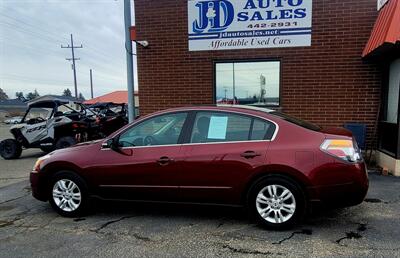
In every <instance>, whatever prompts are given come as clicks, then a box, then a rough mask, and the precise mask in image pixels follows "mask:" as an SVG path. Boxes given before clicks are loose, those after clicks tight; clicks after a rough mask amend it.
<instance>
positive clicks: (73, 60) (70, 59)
mask: <svg viewBox="0 0 400 258" xmlns="http://www.w3.org/2000/svg"><path fill="white" fill-rule="evenodd" d="M61 48H70V49H71V53H72V57H71V58H66V60H68V61H72V69H73V71H74V86H75V98H78V83H77V81H76V66H75V61H76V60H80V58H76V57H75V51H74V49H75V48H83V46H82V44H81V45H80V46H74V38H73V36H72V34H71V45H69V44H68V46H63V45H61Z"/></svg>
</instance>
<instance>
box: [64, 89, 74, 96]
mask: <svg viewBox="0 0 400 258" xmlns="http://www.w3.org/2000/svg"><path fill="white" fill-rule="evenodd" d="M62 95H63V96H66V97H72V92H71V90H70V89H68V88H67V89H65V90H64V92H63V94H62Z"/></svg>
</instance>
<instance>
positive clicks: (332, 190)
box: [309, 163, 369, 207]
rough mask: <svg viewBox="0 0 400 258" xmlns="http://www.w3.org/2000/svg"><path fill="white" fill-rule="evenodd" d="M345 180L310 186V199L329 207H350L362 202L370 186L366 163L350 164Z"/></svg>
mask: <svg viewBox="0 0 400 258" xmlns="http://www.w3.org/2000/svg"><path fill="white" fill-rule="evenodd" d="M341 172H343V173H348V174H347V177H345V178H343V182H335V184H323V185H317V186H314V187H310V188H309V193H310V199H311V201H312V202H314V203H319V204H321V205H323V206H329V207H348V206H354V205H358V204H360V203H362V202H363V201H364V198H365V196H366V195H367V192H368V188H369V181H368V172H367V168H366V165H365V164H364V163H359V164H356V165H349V166H348V167H347V169H346V171H341Z"/></svg>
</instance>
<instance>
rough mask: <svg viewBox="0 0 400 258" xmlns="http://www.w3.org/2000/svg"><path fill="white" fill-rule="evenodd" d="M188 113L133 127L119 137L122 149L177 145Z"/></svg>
mask: <svg viewBox="0 0 400 258" xmlns="http://www.w3.org/2000/svg"><path fill="white" fill-rule="evenodd" d="M186 117H187V113H174V114H167V115H161V116H157V117H154V118H150V119H148V120H145V121H143V122H141V123H140V124H138V125H135V126H133V127H132V128H130V129H128V131H126V132H124V133H123V134H122V135H121V136H120V137H119V145H120V146H121V147H131V146H151V145H167V144H177V143H178V140H179V136H180V134H181V132H182V128H183V125H184V123H185V120H186Z"/></svg>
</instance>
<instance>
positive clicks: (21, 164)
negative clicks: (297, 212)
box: [0, 125, 400, 257]
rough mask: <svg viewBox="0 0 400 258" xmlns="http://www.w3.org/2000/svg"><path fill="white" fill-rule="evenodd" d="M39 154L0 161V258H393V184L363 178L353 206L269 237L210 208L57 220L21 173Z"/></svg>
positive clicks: (151, 207)
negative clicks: (366, 182) (363, 192)
mask: <svg viewBox="0 0 400 258" xmlns="http://www.w3.org/2000/svg"><path fill="white" fill-rule="evenodd" d="M6 137H8V127H7V126H5V125H1V126H0V139H4V138H6ZM40 155H43V153H42V152H41V151H39V150H28V151H24V152H23V154H22V157H21V158H20V159H18V160H9V161H6V160H3V159H0V171H1V172H0V257H25V256H34V257H50V256H51V257H54V256H56V257H58V256H60V257H61V256H65V257H74V256H89V257H95V256H97V257H99V256H101V257H117V256H120V257H149V256H152V257H193V256H196V257H213V256H220V257H232V256H246V257H247V256H248V257H265V256H270V257H280V256H282V257H299V256H303V257H328V256H329V257H332V256H335V257H400V238H399V235H400V205H399V204H400V190H399V189H400V178H394V177H384V176H380V175H377V174H376V173H371V174H370V185H371V186H370V191H369V193H368V196H367V199H366V200H365V201H364V202H363V203H362V204H361V205H358V206H356V207H351V208H345V209H338V210H330V211H318V212H315V214H313V215H312V216H310V217H308V218H307V219H306V221H305V222H304V223H303V224H301V225H299V226H297V227H295V228H293V229H291V230H288V231H279V232H274V231H267V230H264V229H262V228H260V227H258V226H257V225H255V224H253V223H251V222H249V220H248V219H247V216H246V213H245V212H244V211H243V210H242V209H238V208H228V207H214V206H192V205H172V204H163V205H159V204H137V203H110V202H100V201H97V202H96V203H95V205H94V211H93V212H92V214H90V215H88V216H86V217H82V218H75V219H72V218H63V217H60V216H58V215H57V214H56V213H55V212H53V211H52V209H51V208H50V206H49V204H48V203H43V202H40V201H37V200H35V199H34V198H33V197H32V196H31V192H30V187H29V180H28V177H29V171H30V169H31V168H32V166H33V164H34V162H35V159H36V158H37V157H39V156H40Z"/></svg>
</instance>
